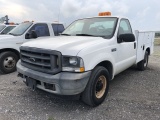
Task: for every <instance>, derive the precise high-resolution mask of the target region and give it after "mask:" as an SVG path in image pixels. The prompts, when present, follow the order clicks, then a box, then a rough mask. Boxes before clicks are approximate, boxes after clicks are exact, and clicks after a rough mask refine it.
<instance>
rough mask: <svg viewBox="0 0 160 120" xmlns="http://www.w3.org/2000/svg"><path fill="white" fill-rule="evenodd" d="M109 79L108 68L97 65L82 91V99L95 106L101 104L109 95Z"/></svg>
mask: <svg viewBox="0 0 160 120" xmlns="http://www.w3.org/2000/svg"><path fill="white" fill-rule="evenodd" d="M109 81H110V76H109V73H108V70H107V69H106V68H104V67H102V66H97V67H95V68H94V70H93V72H92V74H91V76H90V79H89V82H88V84H87V86H86V88H85V90H84V92H83V93H82V101H83V102H84V103H86V104H87V105H90V106H94V107H95V106H98V105H100V104H101V103H102V102H103V101H104V100H105V98H106V96H107V93H108V90H109Z"/></svg>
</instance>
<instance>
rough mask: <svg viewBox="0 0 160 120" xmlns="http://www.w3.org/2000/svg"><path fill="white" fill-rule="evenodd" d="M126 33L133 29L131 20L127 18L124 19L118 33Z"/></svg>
mask: <svg viewBox="0 0 160 120" xmlns="http://www.w3.org/2000/svg"><path fill="white" fill-rule="evenodd" d="M126 33H132V29H131V26H130V23H129V21H128V20H127V19H122V20H121V22H120V26H119V30H118V35H121V34H126Z"/></svg>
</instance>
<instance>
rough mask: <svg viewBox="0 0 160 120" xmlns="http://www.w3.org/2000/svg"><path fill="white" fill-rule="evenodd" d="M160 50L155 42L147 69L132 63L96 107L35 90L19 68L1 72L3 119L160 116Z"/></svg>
mask: <svg viewBox="0 0 160 120" xmlns="http://www.w3.org/2000/svg"><path fill="white" fill-rule="evenodd" d="M159 51H160V46H155V54H154V55H152V56H151V57H150V61H149V66H148V69H147V70H145V71H143V72H141V71H137V70H136V68H135V67H132V68H130V69H128V70H126V71H124V72H122V73H121V74H119V75H118V76H116V77H115V79H114V80H113V81H111V82H110V90H109V94H108V96H107V98H106V100H105V101H104V102H103V104H102V105H100V106H98V107H96V108H91V107H89V106H87V105H85V104H83V103H82V102H80V101H72V100H64V99H60V98H57V97H55V96H54V95H52V94H49V93H46V92H43V91H41V90H38V91H34V92H33V91H31V90H30V89H29V88H28V87H26V86H25V84H24V83H23V82H22V81H21V80H20V79H19V78H17V72H15V73H12V74H8V75H0V120H160V52H159Z"/></svg>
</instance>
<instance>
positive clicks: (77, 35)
mask: <svg viewBox="0 0 160 120" xmlns="http://www.w3.org/2000/svg"><path fill="white" fill-rule="evenodd" d="M76 36H92V37H104V36H98V35H90V34H76Z"/></svg>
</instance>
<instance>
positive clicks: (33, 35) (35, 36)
mask: <svg viewBox="0 0 160 120" xmlns="http://www.w3.org/2000/svg"><path fill="white" fill-rule="evenodd" d="M37 37H38V36H37V33H36V31H35V30H32V31H31V33H30V38H37Z"/></svg>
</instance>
